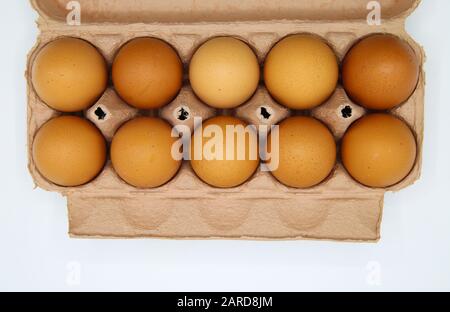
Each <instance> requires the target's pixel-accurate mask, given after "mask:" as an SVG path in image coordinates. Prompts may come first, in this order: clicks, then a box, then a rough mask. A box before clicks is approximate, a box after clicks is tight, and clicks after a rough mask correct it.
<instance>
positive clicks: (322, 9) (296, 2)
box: [31, 0, 420, 24]
mask: <svg viewBox="0 0 450 312" xmlns="http://www.w3.org/2000/svg"><path fill="white" fill-rule="evenodd" d="M31 2H32V4H33V6H34V8H35V9H36V10H37V11H38V12H39V14H40V16H41V17H42V18H43V19H44V20H48V21H55V22H65V20H66V16H67V13H68V12H69V10H70V9H71V8H73V5H74V4H73V3H79V4H80V8H81V14H82V22H83V23H93V24H97V23H106V22H113V23H200V22H210V23H211V22H248V21H268V20H291V21H292V20H299V21H302V20H303V21H307V20H308V21H311V20H314V21H339V20H347V21H351V20H365V19H366V16H367V14H368V12H369V11H370V10H371V9H372V6H369V4H370V1H368V0H278V1H267V0H226V1H224V0H183V1H179V0H151V1H148V0H128V1H123V0H78V1H71V0H31ZM377 2H378V3H380V5H381V13H382V17H383V18H384V19H395V18H403V17H406V16H407V15H409V14H410V13H411V12H412V11H413V10H414V9H415V8H416V6H417V5H418V4H419V3H420V0H378V1H377Z"/></svg>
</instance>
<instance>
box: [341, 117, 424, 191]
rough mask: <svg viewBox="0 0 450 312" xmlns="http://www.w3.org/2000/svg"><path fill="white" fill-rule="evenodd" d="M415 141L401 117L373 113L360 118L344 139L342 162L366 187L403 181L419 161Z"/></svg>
mask: <svg viewBox="0 0 450 312" xmlns="http://www.w3.org/2000/svg"><path fill="white" fill-rule="evenodd" d="M416 149H417V147H416V140H415V138H414V135H413V133H412V132H411V130H410V128H409V127H408V126H407V125H406V124H405V123H404V122H403V121H401V120H400V119H397V118H395V117H393V116H391V115H387V114H373V115H368V116H366V117H363V118H361V119H359V120H357V121H356V122H355V123H354V124H353V125H352V126H351V127H350V129H349V130H348V131H347V133H346V134H345V136H344V138H343V140H342V161H343V163H344V166H345V168H346V169H347V171H348V172H349V173H350V175H351V176H352V177H353V178H354V179H355V180H356V181H358V182H360V183H361V184H364V185H366V186H370V187H375V188H383V187H388V186H392V185H394V184H397V183H399V182H400V181H402V180H403V179H404V178H405V177H406V176H407V175H408V174H409V173H410V172H411V170H412V168H413V166H414V163H415V160H416Z"/></svg>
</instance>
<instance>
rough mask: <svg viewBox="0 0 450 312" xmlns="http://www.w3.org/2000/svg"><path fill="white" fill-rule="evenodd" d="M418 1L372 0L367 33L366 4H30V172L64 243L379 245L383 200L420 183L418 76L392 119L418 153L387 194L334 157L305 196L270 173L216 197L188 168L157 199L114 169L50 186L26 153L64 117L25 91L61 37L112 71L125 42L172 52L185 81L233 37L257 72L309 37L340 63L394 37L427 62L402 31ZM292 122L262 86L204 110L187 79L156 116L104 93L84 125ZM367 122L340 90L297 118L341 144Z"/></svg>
mask: <svg viewBox="0 0 450 312" xmlns="http://www.w3.org/2000/svg"><path fill="white" fill-rule="evenodd" d="M419 2H420V1H418V0H401V1H394V0H381V1H378V3H379V4H380V5H381V13H382V15H381V17H382V23H381V24H379V25H377V24H374V25H372V24H369V23H368V22H367V20H366V17H367V15H368V13H369V10H368V3H369V2H368V1H364V0H314V1H313V0H297V1H294V0H282V1H275V2H263V3H260V2H259V1H256V0H245V1H242V0H229V1H220V0H205V1H194V0H188V1H176V0H166V1H163V0H155V1H145V0H136V1H133V2H132V3H128V2H127V3H124V2H122V1H112V0H111V1H100V0H89V1H87V0H79V1H75V3H74V1H68V0H56V1H55V0H31V3H32V5H33V6H34V8H35V9H36V10H37V11H38V13H39V15H40V17H39V20H38V26H39V29H40V31H41V32H40V35H39V37H38V42H37V44H36V46H35V47H34V49H33V50H32V52H31V53H30V55H29V60H28V73H27V78H28V87H29V88H28V143H29V169H30V172H31V174H32V176H33V178H34V181H35V183H36V185H37V186H38V187H40V188H43V189H45V190H49V191H54V192H59V193H61V194H62V195H64V196H66V197H67V200H68V210H69V233H70V235H71V236H72V237H77V238H80V237H97V238H143V237H148V238H168V239H255V240H259V239H261V240H295V239H323V240H336V241H373V242H375V241H378V240H379V238H380V225H381V218H382V210H383V201H384V194H385V193H386V192H388V191H398V190H401V189H403V188H405V187H407V186H409V185H411V184H412V183H414V182H415V181H416V180H417V179H418V178H419V176H420V169H421V157H422V140H423V115H424V112H423V109H424V74H423V71H422V68H421V73H420V78H419V83H418V85H417V88H416V90H415V91H414V93H413V94H412V96H411V97H410V98H409V100H408V101H407V102H406V103H404V104H403V105H401V106H399V107H397V108H395V109H393V110H391V111H390V113H391V114H393V115H395V116H398V117H399V118H401V119H402V120H404V121H405V122H406V123H407V124H408V125H409V126H410V128H411V129H412V130H413V131H414V134H415V136H416V140H417V145H418V154H417V160H416V163H415V166H414V168H413V170H412V171H411V173H410V174H409V175H408V177H407V178H405V179H404V180H403V181H402V182H400V183H399V184H396V185H395V186H393V187H389V188H386V189H373V188H369V187H365V186H363V185H361V184H359V183H358V182H356V181H355V180H353V179H352V178H351V177H350V175H349V174H348V173H347V172H346V170H345V169H344V167H343V165H342V163H341V160H340V159H338V161H337V164H336V166H335V168H334V170H333V171H332V173H331V174H330V176H329V177H328V178H327V179H326V180H325V181H324V182H322V183H321V184H320V185H318V186H316V187H313V188H309V189H295V188H289V187H287V186H285V185H283V184H281V183H279V182H278V181H277V180H276V179H275V178H274V177H273V176H272V175H271V173H270V172H263V171H261V170H259V171H258V172H256V173H255V174H254V176H253V177H252V178H251V179H250V180H248V181H247V182H246V183H244V184H242V185H240V186H238V187H235V188H230V189H219V188H214V187H212V186H209V185H207V184H205V183H204V182H202V181H201V180H200V179H199V178H198V177H197V176H196V175H195V173H194V172H193V171H192V169H191V167H190V166H189V163H188V162H184V163H183V165H182V167H181V169H180V171H179V172H178V174H177V175H176V176H175V177H174V178H173V179H172V180H171V181H170V182H168V183H167V184H165V185H163V186H161V187H158V188H154V189H137V188H134V187H132V186H130V185H128V184H126V183H125V182H124V181H123V180H121V179H120V178H119V177H118V175H117V174H116V173H115V172H114V169H113V168H112V166H111V162H110V160H108V161H107V164H106V166H105V168H104V170H103V171H102V172H101V174H100V175H99V176H98V177H97V178H96V179H95V180H94V181H92V182H90V183H88V184H86V185H83V186H80V187H69V188H67V187H60V186H57V185H55V184H52V183H51V182H49V181H47V180H46V179H45V178H44V177H43V176H42V175H41V174H40V173H39V171H38V170H37V169H36V166H35V164H34V161H33V157H32V152H31V147H32V145H33V140H34V137H35V134H36V132H37V131H38V129H39V128H40V127H41V126H42V125H43V124H44V123H45V122H46V121H48V120H49V119H51V118H53V117H55V116H58V115H60V114H61V113H59V112H57V111H54V110H52V109H51V108H49V107H48V106H47V105H46V104H45V103H43V102H42V101H41V100H40V99H39V97H38V96H37V94H36V92H35V91H34V88H33V86H32V83H31V78H30V73H31V66H32V64H33V61H34V59H35V57H36V54H37V53H38V52H39V51H40V49H41V48H42V47H43V46H45V45H46V44H47V43H49V42H51V41H53V40H55V39H57V38H60V37H67V36H68V37H76V38H81V39H84V40H86V41H88V42H90V43H92V44H93V45H94V46H95V47H97V48H98V49H99V51H100V52H101V53H102V54H103V56H104V57H105V59H106V61H107V63H108V64H109V66H111V64H112V61H113V59H114V56H115V55H116V53H117V52H118V50H119V49H120V48H121V47H122V46H123V45H124V44H125V43H127V42H129V41H130V40H132V39H134V38H137V37H155V38H159V39H162V40H164V41H165V42H167V43H169V44H170V45H172V47H173V48H174V49H175V50H176V51H177V52H178V53H179V55H180V57H181V59H182V62H183V64H184V66H185V72H187V68H188V64H189V62H190V59H191V58H192V56H193V54H194V52H195V51H196V50H197V48H198V47H199V46H201V45H202V44H203V43H204V42H206V41H207V40H209V39H210V38H213V37H218V36H232V37H236V38H239V39H241V40H243V41H244V42H246V43H247V44H248V45H249V46H250V47H251V48H252V49H253V50H254V51H255V53H256V55H257V57H258V59H259V62H260V64H261V65H262V64H263V62H264V60H265V58H266V56H267V54H268V52H269V51H270V50H271V48H272V47H273V46H274V45H275V44H276V43H277V42H279V41H280V40H281V39H282V38H284V37H286V36H288V35H291V34H298V33H311V34H314V35H318V36H320V37H321V38H323V39H324V40H326V41H327V43H328V44H329V45H330V47H332V49H333V50H334V52H335V53H336V55H337V57H338V59H339V61H342V60H343V58H344V56H345V55H346V53H347V52H348V51H349V49H350V48H351V47H352V46H353V45H354V44H355V43H356V42H358V40H360V39H361V38H363V37H366V36H368V35H370V34H374V33H390V34H394V35H395V36H397V37H400V38H402V39H404V40H405V41H407V42H408V43H409V44H410V46H411V47H412V48H413V49H414V52H415V54H416V55H417V57H418V60H419V62H420V64H423V62H424V53H423V50H422V49H421V47H420V46H419V45H418V44H417V43H416V42H415V41H414V40H413V39H412V38H411V37H410V36H409V35H408V34H407V33H406V31H405V26H404V23H405V20H406V18H407V16H408V15H409V14H410V13H411V12H412V11H413V10H414V9H415V8H416V6H417V5H418V4H419ZM372 4H373V2H372ZM68 9H69V11H68ZM70 9H73V10H77V9H81V11H80V13H81V20H80V21H81V23H80V24H79V25H71V24H72V23H67V20H66V18H67V16H68V14H69V13H70ZM369 9H370V8H369ZM75 24H77V23H75ZM299 113H300V112H298V111H292V110H289V109H287V108H285V107H284V106H282V105H280V104H278V103H276V102H275V101H274V100H273V98H272V97H271V96H270V95H269V93H268V92H267V90H266V89H265V87H264V83H263V82H262V81H261V83H260V85H259V87H258V89H257V91H256V92H255V94H254V95H253V96H252V98H251V99H250V100H249V101H247V102H246V103H245V104H243V105H241V106H239V107H238V108H236V109H233V110H226V111H219V110H216V109H214V108H211V107H209V106H207V105H205V104H204V103H202V102H201V101H200V100H199V99H198V98H197V97H196V96H195V95H194V93H193V91H192V88H191V87H190V85H189V80H188V77H185V78H184V84H183V87H182V90H181V91H180V93H179V94H178V96H177V97H176V98H175V99H174V100H173V101H172V102H171V103H170V104H168V105H166V106H164V107H163V108H161V109H159V110H153V111H139V110H137V109H135V108H132V107H131V106H129V105H127V104H126V103H125V102H124V101H123V100H122V99H121V98H120V97H119V96H118V95H117V93H116V92H115V90H114V87H113V86H112V83H110V84H109V85H108V88H107V90H106V91H105V93H104V94H103V96H102V97H101V98H100V99H99V100H98V101H97V102H96V103H95V104H94V105H93V106H92V107H91V108H89V109H88V110H86V111H84V112H83V114H82V115H83V116H84V117H85V118H87V119H89V120H90V121H91V122H93V123H94V124H95V125H96V126H97V127H98V128H99V129H100V131H101V132H102V134H103V135H104V137H105V138H106V140H107V141H108V142H111V140H112V137H113V135H114V133H115V132H116V131H117V129H118V128H119V127H120V126H121V125H123V124H124V123H125V122H126V121H128V120H131V119H133V118H134V117H136V116H139V115H152V116H159V117H161V118H163V119H165V120H167V121H168V122H169V123H170V124H172V125H187V126H189V127H190V128H191V129H192V128H193V120H194V117H202V118H203V119H208V118H210V117H213V116H216V115H220V114H229V115H233V116H236V117H238V118H241V119H243V120H245V121H246V122H248V123H250V124H254V125H269V126H270V125H275V124H278V123H279V122H281V121H282V120H284V119H285V118H287V117H289V116H292V115H296V114H299ZM367 113H368V112H367V110H365V109H364V108H362V107H361V106H359V105H356V104H355V103H353V102H352V101H351V100H350V99H349V97H348V96H347V95H346V92H345V91H344V89H343V87H342V85H341V84H339V85H338V87H337V89H336V90H335V92H334V94H333V95H332V96H331V97H330V98H329V99H328V100H327V101H326V102H325V103H324V104H323V105H321V106H319V107H317V108H315V109H312V110H309V111H302V112H301V114H306V115H310V116H313V117H315V118H317V119H319V120H320V121H322V122H323V123H325V124H326V125H327V126H328V127H329V129H330V130H331V131H332V133H333V135H334V137H335V139H336V142H338V143H339V142H340V140H341V138H342V136H343V135H344V133H345V131H346V130H347V129H348V127H349V126H350V125H351V124H352V123H353V122H354V121H356V120H357V119H359V118H360V117H362V116H364V115H366V114H367ZM338 146H339V144H338Z"/></svg>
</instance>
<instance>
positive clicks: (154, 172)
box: [111, 117, 181, 188]
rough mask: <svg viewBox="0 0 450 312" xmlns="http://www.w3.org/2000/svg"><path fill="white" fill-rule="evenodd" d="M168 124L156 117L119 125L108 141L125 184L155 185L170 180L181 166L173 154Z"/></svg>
mask: <svg viewBox="0 0 450 312" xmlns="http://www.w3.org/2000/svg"><path fill="white" fill-rule="evenodd" d="M171 132H172V128H171V126H170V125H169V124H168V123H167V122H165V121H163V120H162V119H159V118H151V117H139V118H135V119H133V120H131V121H129V122H127V123H125V124H124V125H123V126H122V127H120V128H119V130H118V131H117V133H116V134H115V136H114V138H113V141H112V144H111V161H112V164H113V167H114V170H115V171H116V172H117V174H118V175H119V176H120V177H121V178H122V179H123V180H124V181H125V182H127V183H128V184H130V185H133V186H135V187H138V188H154V187H158V186H161V185H163V184H165V183H167V182H169V181H170V180H171V179H172V178H173V177H174V176H175V175H176V173H177V172H178V169H179V168H180V166H181V161H180V160H175V159H174V157H172V145H173V144H174V143H175V142H176V140H177V139H176V138H173V137H172V136H171Z"/></svg>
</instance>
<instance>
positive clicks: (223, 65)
mask: <svg viewBox="0 0 450 312" xmlns="http://www.w3.org/2000/svg"><path fill="white" fill-rule="evenodd" d="M189 79H190V82H191V86H192V89H193V90H194V92H195V94H196V95H197V96H198V97H199V98H200V99H201V100H202V101H203V102H205V103H206V104H208V105H210V106H212V107H216V108H234V107H237V106H239V105H241V104H243V103H244V102H246V101H247V100H248V99H249V98H250V97H251V96H252V95H253V93H254V92H255V90H256V88H257V87H258V83H259V79H260V69H259V64H258V59H257V58H256V55H255V53H254V52H253V51H252V49H250V47H249V46H248V45H247V44H246V43H244V42H243V41H241V40H238V39H235V38H232V37H218V38H214V39H211V40H209V41H208V42H206V43H204V44H203V45H202V46H201V47H200V48H199V49H198V50H197V51H196V52H195V54H194V56H193V57H192V60H191V64H190V67H189Z"/></svg>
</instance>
